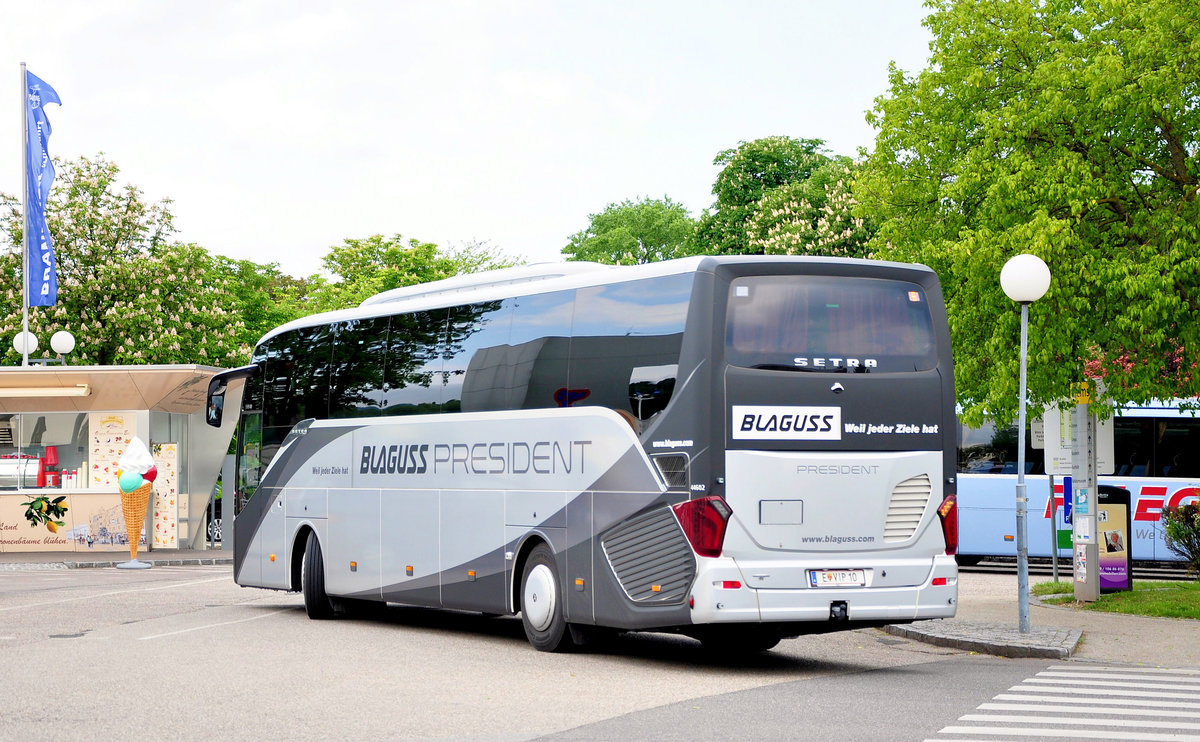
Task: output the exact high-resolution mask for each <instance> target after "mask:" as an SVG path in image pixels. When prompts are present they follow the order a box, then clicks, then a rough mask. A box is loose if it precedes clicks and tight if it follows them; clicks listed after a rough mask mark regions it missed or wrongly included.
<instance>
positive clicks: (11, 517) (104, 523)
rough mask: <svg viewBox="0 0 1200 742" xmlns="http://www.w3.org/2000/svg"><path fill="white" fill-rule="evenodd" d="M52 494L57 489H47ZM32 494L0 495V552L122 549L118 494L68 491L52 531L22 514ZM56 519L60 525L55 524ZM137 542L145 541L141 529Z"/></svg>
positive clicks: (123, 548) (123, 520)
mask: <svg viewBox="0 0 1200 742" xmlns="http://www.w3.org/2000/svg"><path fill="white" fill-rule="evenodd" d="M50 494H53V495H54V497H58V496H59V495H61V492H54V491H50ZM36 497H37V495H36V494H27V495H15V494H14V495H2V496H0V551H88V550H92V551H124V550H126V549H127V548H128V542H127V540H126V537H125V517H124V515H122V513H121V496H120V495H118V494H117V493H116V492H113V493H111V494H110V493H99V492H89V493H86V494H84V493H71V494H67V495H66V496H65V499H63V500H62V503H61V504H63V505H66V512H64V513H62V515H61V516H59V517H57V518H55V521H56V524H55V528H54V530H51V529H50V528H49V527H48V526H47V525H45V524H44V523H36V522H32V521H30V520H29V519H27V518H26V517H25V510H26V506H25V503H28V502H30V501H31V500H32V499H34V498H36ZM57 522H61V523H62V524H63V525H62V526H58V525H57ZM140 542H141V544H142V545H143V546H144V545H145V543H146V537H145V532H144V531H143V533H142V535H141V541H140Z"/></svg>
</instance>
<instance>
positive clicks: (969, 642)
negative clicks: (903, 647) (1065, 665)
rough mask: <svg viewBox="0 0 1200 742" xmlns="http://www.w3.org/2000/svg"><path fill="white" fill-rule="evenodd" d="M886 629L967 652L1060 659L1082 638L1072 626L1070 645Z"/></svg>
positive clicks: (896, 627) (896, 626) (909, 628)
mask: <svg viewBox="0 0 1200 742" xmlns="http://www.w3.org/2000/svg"><path fill="white" fill-rule="evenodd" d="M883 630H884V631H885V632H887V633H889V634H892V635H893V636H900V637H903V638H905V639H912V640H914V641H919V642H923V643H925V644H933V645H934V646H938V647H949V648H950V649H962V650H964V651H968V652H982V653H984V654H994V655H997V656H999V657H1012V658H1029V657H1034V658H1046V659H1059V660H1065V659H1067V658H1069V657H1070V656H1071V655H1072V654H1073V653H1074V652H1075V650H1076V648H1078V647H1079V641H1080V640H1081V639H1082V638H1083V632H1082V631H1081V630H1079V629H1072V630H1071V631H1070V634H1071V639H1070V640H1068V641H1067V643H1066V644H1067V646H1059V647H1051V646H1046V645H1040V646H1039V645H1030V644H1020V643H1006V642H998V641H994V640H986V639H980V638H977V637H970V636H963V635H959V636H948V635H946V634H941V633H930V632H928V631H923V630H922V629H921V628H919V627H915V626H912V625H909V624H889V625H887V626H884V627H883Z"/></svg>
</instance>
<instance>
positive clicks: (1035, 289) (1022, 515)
mask: <svg viewBox="0 0 1200 742" xmlns="http://www.w3.org/2000/svg"><path fill="white" fill-rule="evenodd" d="M1000 287H1001V288H1003V289H1004V293H1005V294H1007V295H1008V298H1009V299H1012V300H1013V301H1015V302H1017V303H1019V304H1020V305H1021V391H1020V400H1019V410H1020V411H1019V413H1018V418H1017V612H1018V627H1019V629H1020V632H1021V633H1022V634H1028V633H1029V543H1028V539H1027V536H1026V532H1027V528H1026V514H1027V511H1028V500H1027V498H1026V497H1025V357H1026V352H1027V347H1028V337H1029V305H1030V304H1031V303H1033V302H1035V301H1037V300H1038V299H1040V298H1042V297H1043V296H1045V294H1046V289H1048V288H1050V269H1049V268H1048V267H1046V263H1045V262H1044V261H1043V260H1042V259H1041V258H1039V257H1038V256H1036V255H1029V254H1024V255H1017V256H1016V257H1014V258H1011V259H1010V260H1009V261H1008V262H1007V263H1005V264H1004V268H1003V269H1002V270H1001V271H1000Z"/></svg>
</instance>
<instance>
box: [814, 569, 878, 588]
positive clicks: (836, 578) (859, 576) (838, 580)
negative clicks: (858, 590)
mask: <svg viewBox="0 0 1200 742" xmlns="http://www.w3.org/2000/svg"><path fill="white" fill-rule="evenodd" d="M808 577H809V579H810V580H811V581H812V586H813V587H863V586H864V585H866V584H867V578H866V575H865V574H864V572H863V571H862V570H861V569H820V570H818V569H814V570H811V571H810V572H809V573H808Z"/></svg>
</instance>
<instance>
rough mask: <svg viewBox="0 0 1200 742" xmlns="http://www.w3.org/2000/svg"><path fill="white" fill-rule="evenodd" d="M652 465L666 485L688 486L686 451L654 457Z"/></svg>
mask: <svg viewBox="0 0 1200 742" xmlns="http://www.w3.org/2000/svg"><path fill="white" fill-rule="evenodd" d="M654 465H655V466H657V467H658V471H659V473H660V474H662V476H663V480H665V481H666V483H667V486H668V487H683V488H684V489H686V488H687V486H688V457H687V454H686V453H668V454H663V455H661V456H655V457H654Z"/></svg>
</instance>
